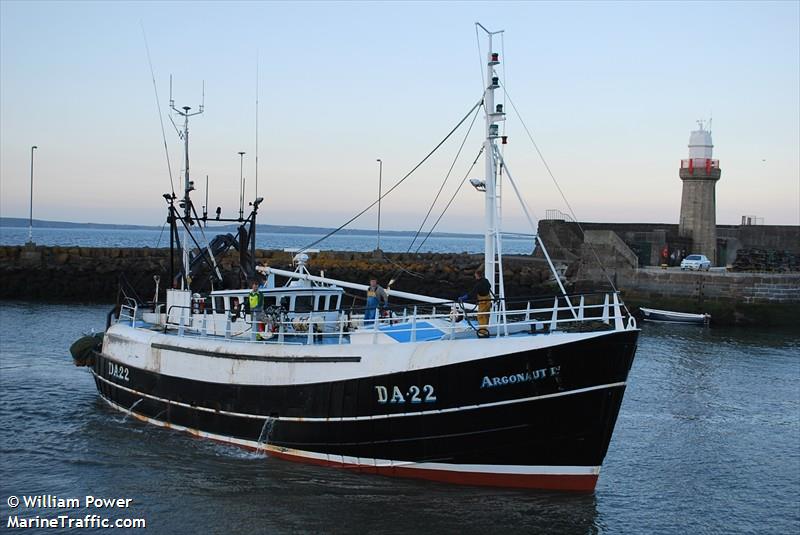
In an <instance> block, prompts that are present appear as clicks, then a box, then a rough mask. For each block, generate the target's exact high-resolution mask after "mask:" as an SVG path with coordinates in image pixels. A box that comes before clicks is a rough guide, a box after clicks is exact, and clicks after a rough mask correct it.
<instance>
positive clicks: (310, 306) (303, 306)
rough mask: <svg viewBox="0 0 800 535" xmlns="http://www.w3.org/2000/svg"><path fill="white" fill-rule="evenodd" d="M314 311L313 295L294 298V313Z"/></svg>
mask: <svg viewBox="0 0 800 535" xmlns="http://www.w3.org/2000/svg"><path fill="white" fill-rule="evenodd" d="M313 310H314V296H313V295H298V296H296V297H295V298H294V311H295V312H311V311H313Z"/></svg>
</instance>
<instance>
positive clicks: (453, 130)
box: [298, 96, 483, 252]
mask: <svg viewBox="0 0 800 535" xmlns="http://www.w3.org/2000/svg"><path fill="white" fill-rule="evenodd" d="M481 104H483V96H481V98H480V100H478V102H476V103H475V105H474V106H472V108H470V110H469V111H468V112H467V114H466V115H464V117H463V118H462V119H461V120H460V121H458V124H456V125H455V126H454V127H453V129H452V130H450V132H448V133H447V135H446V136H445V137H444V138H443V139H442V140H441V141H440V142H439V143H438V144H437V145H436V146H435V147H434V148H433V149H432V150H431V151H430V152H429V153H428V154H426V155H425V157H424V158H422V160H420V161H419V163H417V165H415V166H414V167H413V168H412V169H411V171H409V172H408V173H406V175H405V176H404V177H403V178H401V179H400V180H398V181H397V182H396V183H395V184H394V185H393V186H392V187H391V188H389V189H388V190H386V192H385V193H383V194H382V195H380V196H379V197H378V198H377V199H376V200H375V201H373V202H372V203H371V204H370V205H369V206H367V207H366V208H364V209H363V210H361V211H360V212H359V213H357V214H356V215H354V216H353V217H351V218H350V219H348V220H347V221H345V222H344V223H342V224H341V225H340V226H339V227H337V228H335V229H334V230H332V231H330V232H328V233H327V234H326V235H325V236H323V237H322V238H320V239H318V240H315V241H313V242H312V243H310V244H309V245H306V246H305V247H303V248H302V249H300V251H298V252H303V251H307V250H308V249H311V248H312V247H314V246H315V245H317V244H319V243H321V242H323V241H325V240H327V239H328V238H330V237H331V236H333V235H334V234H336V233H337V232H339V231H340V230H342V229H343V228H345V227H346V226H347V225H349V224H350V223H352V222H353V221H355V220H356V219H358V218H359V217H361V216H362V215H364V214H365V213H367V212H368V211H369V210H370V209H371V208H372V207H373V206H375V205H376V204H378V201H380V200H381V199H383V198H384V197H386V196H387V195H389V194H390V193H391V192H393V191H394V190H395V189H397V187H398V186H400V184H402V183H403V182H405V180H406V179H407V178H408V177H410V176H411V175H412V174H413V173H414V172H415V171H416V170H417V169H419V168H420V167H421V166H422V164H424V163H425V162H426V161H427V160H428V158H430V157H431V156H432V155H433V153H434V152H436V151H437V150H439V148H440V147H441V146H442V145H443V144H444V143H445V141H447V140H448V139H450V136H452V135H453V133H455V131H456V130H458V129H459V127H460V126H461V125H462V124H464V121H466V120H467V119H468V118H469V116H470V114H472V112H473V111H475V108H478V107H479V106H480V105H481Z"/></svg>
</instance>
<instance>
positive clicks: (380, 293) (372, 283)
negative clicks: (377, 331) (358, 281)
mask: <svg viewBox="0 0 800 535" xmlns="http://www.w3.org/2000/svg"><path fill="white" fill-rule="evenodd" d="M381 300H383V306H387V305H388V304H389V294H387V293H386V290H384V289H383V288H381V287H380V286H379V285H378V279H376V278H375V277H370V279H369V288H367V306H366V308H365V309H364V326H365V327H368V326H370V325H372V323H373V322H374V321H375V312H376V311H377V310H378V306H379V305H380V302H381Z"/></svg>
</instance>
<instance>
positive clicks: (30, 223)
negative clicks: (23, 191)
mask: <svg viewBox="0 0 800 535" xmlns="http://www.w3.org/2000/svg"><path fill="white" fill-rule="evenodd" d="M38 148H39V147H37V146H36V145H33V146H32V147H31V206H30V212H29V213H28V244H30V245H33V151H34V150H35V149H38Z"/></svg>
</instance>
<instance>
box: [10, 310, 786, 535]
mask: <svg viewBox="0 0 800 535" xmlns="http://www.w3.org/2000/svg"><path fill="white" fill-rule="evenodd" d="M109 308H110V305H109V306H103V305H64V304H46V303H25V302H8V301H6V302H0V429H2V431H1V432H0V511H1V512H2V517H0V523H1V525H2V526H3V528H0V531H6V530H5V528H6V527H7V522H8V518H9V516H11V515H18V516H24V515H27V516H35V515H39V516H42V517H46V516H49V517H55V516H58V515H59V514H61V515H72V516H74V517H80V518H84V517H86V516H87V515H95V514H96V515H98V516H103V517H108V518H110V519H122V518H144V519H145V520H146V522H147V529H146V530H139V531H137V532H142V533H144V532H147V533H169V534H174V533H220V534H228V533H252V534H256V533H380V534H388V533H481V534H484V533H568V534H574V533H648V534H649V533H676V534H677V533H680V534H684V533H692V534H697V533H798V532H800V501H798V500H800V498H798V496H800V386H798V380H799V379H800V334H798V332H796V331H786V330H781V331H779V330H764V329H731V328H714V327H711V328H703V327H695V326H686V325H648V324H645V325H643V326H642V327H643V329H642V334H641V338H640V343H639V350H638V352H637V356H636V360H635V362H634V364H633V368H632V369H631V372H630V377H629V384H628V387H627V391H626V393H625V399H624V402H623V404H622V410H621V412H620V416H619V419H618V421H617V425H616V429H615V431H614V436H613V439H612V441H611V445H610V448H609V452H608V455H607V457H606V460H605V463H604V465H603V468H602V472H601V474H600V479H599V482H598V485H597V489H596V491H595V492H594V493H589V494H574V493H554V492H541V491H532V490H507V489H493V488H481V487H462V486H451V485H446V484H441V483H433V482H425V481H415V480H405V479H393V478H387V477H382V476H372V475H364V474H357V473H353V472H349V471H346V470H339V469H334V468H324V467H315V466H307V465H302V464H295V463H291V462H288V461H283V460H279V459H275V458H271V457H268V456H265V455H262V454H257V453H251V452H247V451H243V450H240V449H238V448H236V447H233V446H226V445H219V444H215V443H211V442H207V441H204V440H201V439H197V438H194V437H192V436H190V435H187V434H184V433H181V432H178V431H173V430H169V429H162V428H159V427H155V426H151V425H148V424H144V423H141V422H139V421H138V420H136V419H134V418H125V417H124V414H123V413H120V412H117V411H115V410H113V409H111V408H109V407H108V406H107V405H106V404H105V403H104V402H103V401H102V400H101V399H100V398H99V396H98V394H97V392H96V389H95V385H94V381H93V380H92V377H91V374H90V373H89V371H88V370H87V369H85V368H76V367H74V366H73V364H72V359H71V358H70V356H69V352H68V347H69V345H70V343H72V342H73V341H74V340H75V339H76V338H77V337H78V336H80V334H81V333H82V332H84V331H89V330H91V329H98V330H100V329H102V328H103V326H104V322H105V317H106V312H107V310H108V309H109ZM476 343H481V342H480V341H476ZM40 495H48V496H56V497H60V498H64V499H66V498H78V499H79V502H80V505H79V506H78V507H62V508H59V507H54V508H42V507H35V506H34V507H31V508H25V507H24V506H18V507H17V508H11V507H10V506H9V505H8V503H7V501H8V500H9V497H11V496H16V497H22V496H40ZM86 496H92V497H96V498H97V499H112V498H123V499H130V500H131V501H130V502H129V506H128V507H125V508H119V507H111V508H104V509H98V508H97V507H96V503H95V502H93V503H92V505H89V506H86V504H85V501H86ZM8 531H9V532H12V530H8ZM77 531H80V532H92V530H77ZM117 531H120V530H117ZM128 531H129V530H122V531H121V532H128ZM133 531H136V530H133ZM28 532H33V533H37V532H41V533H54V532H60V531H59V530H36V529H33V530H28Z"/></svg>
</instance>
